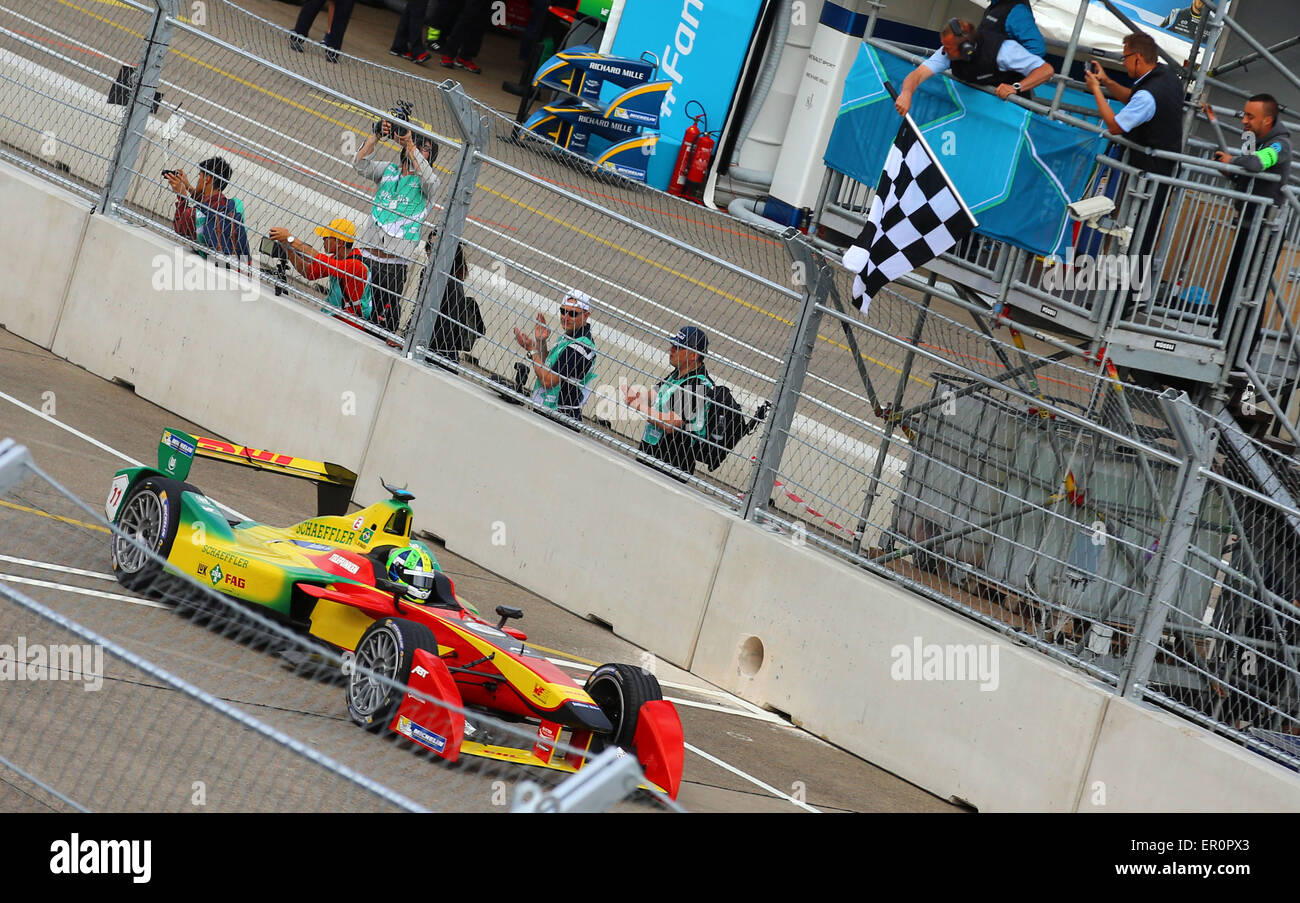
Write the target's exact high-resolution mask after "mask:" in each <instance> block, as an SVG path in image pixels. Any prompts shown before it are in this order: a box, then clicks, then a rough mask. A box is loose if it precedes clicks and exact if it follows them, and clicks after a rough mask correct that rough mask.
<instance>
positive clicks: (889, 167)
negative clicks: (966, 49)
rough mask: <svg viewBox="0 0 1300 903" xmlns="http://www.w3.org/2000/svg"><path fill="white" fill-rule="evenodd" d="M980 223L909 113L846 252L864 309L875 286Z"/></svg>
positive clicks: (858, 301)
mask: <svg viewBox="0 0 1300 903" xmlns="http://www.w3.org/2000/svg"><path fill="white" fill-rule="evenodd" d="M977 225H979V224H978V223H977V222H976V221H975V217H974V215H973V214H972V213H971V212H970V210H969V209H968V208H967V207H966V202H965V201H963V200H962V199H961V195H959V194H958V193H957V189H956V188H954V187H953V185H952V182H950V181H949V180H948V174H947V173H946V172H944V171H943V167H942V166H940V165H939V161H938V160H936V159H935V158H934V154H933V153H931V151H930V148H929V147H928V146H927V145H926V143H925V139H924V138H922V137H921V134H920V132H918V131H917V128H916V123H914V122H913V121H912V117H911V116H904V117H903V124H902V126H900V127H899V129H898V137H896V138H895V139H894V146H893V147H891V148H890V149H889V156H888V157H887V158H886V159H885V169H884V171H883V172H881V174H880V184H879V185H878V186H877V187H876V196H875V198H874V199H873V200H872V202H871V212H870V213H868V214H867V225H866V227H865V228H864V229H863V230H862V234H861V235H859V236H858V240H857V241H856V242H854V243H853V245H852V247H850V248H849V249H848V250H847V251H845V252H844V266H845V268H846V269H848V270H849V272H852V273H857V274H858V276H857V278H855V279H854V280H853V300H854V303H856V304H857V305H858V308H859V309H860V310H861V311H862V312H863V313H864V314H865V313H866V312H867V305H869V304H870V303H871V299H872V297H874V296H875V294H876V292H878V291H880V290H881V289H882V288H884V286H885V284H886V283H888V282H892V281H893V280H895V279H897V278H898V277H899V276H902V275H904V274H906V273H910V272H911V271H912V270H914V269H916V268H917V267H919V266H921V265H922V264H924V263H926V262H927V261H930V260H933V259H934V258H936V257H938V256H939V255H940V254H942V253H943V252H944V251H947V250H948V249H949V248H951V247H952V246H953V245H955V244H957V242H959V241H961V240H962V239H963V238H965V237H966V236H967V235H969V234H970V232H971V230H972V229H974V228H975V227H976V226H977Z"/></svg>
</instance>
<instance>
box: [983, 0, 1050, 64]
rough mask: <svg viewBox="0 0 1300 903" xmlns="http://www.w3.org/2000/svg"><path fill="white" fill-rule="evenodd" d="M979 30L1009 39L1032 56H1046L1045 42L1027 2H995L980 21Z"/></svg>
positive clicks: (1021, 0)
mask: <svg viewBox="0 0 1300 903" xmlns="http://www.w3.org/2000/svg"><path fill="white" fill-rule="evenodd" d="M979 27H980V30H982V31H985V32H994V33H996V34H999V35H1001V36H1003V37H1005V38H1010V39H1011V40H1013V41H1015V42H1016V43H1017V44H1019V45H1020V46H1021V47H1023V48H1025V49H1026V50H1028V51H1029V52H1030V53H1032V54H1033V55H1034V56H1046V54H1047V42H1046V41H1044V40H1043V33H1042V32H1041V31H1039V30H1038V23H1037V22H1036V21H1035V20H1034V10H1033V7H1031V6H1030V5H1029V0H997V2H995V3H991V4H989V8H988V9H987V10H985V11H984V18H983V19H980V24H979Z"/></svg>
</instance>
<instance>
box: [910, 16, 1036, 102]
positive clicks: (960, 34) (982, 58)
mask: <svg viewBox="0 0 1300 903" xmlns="http://www.w3.org/2000/svg"><path fill="white" fill-rule="evenodd" d="M939 41H940V43H942V44H943V46H942V47H940V48H939V49H938V50H936V51H935V52H934V53H933V54H932V55H931V56H930V58H929V59H927V60H925V62H923V63H921V65H919V66H917V67H916V68H915V69H913V70H912V71H911V72H910V73H909V74H908V76H907V78H905V79H903V88H902V90H901V91H899V92H898V97H897V99H896V100H895V101H894V109H896V110H898V115H900V116H903V115H905V114H906V113H907V111H908V110H910V109H911V108H912V95H913V94H914V93H915V92H916V89H917V88H918V87H920V86H921V83H922V82H924V81H925V80H926V79H928V78H929V77H930V76H932V75H938V74H939V73H941V72H947V71H949V70H951V71H952V74H953V76H954V77H955V78H958V79H960V80H961V81H964V82H966V83H967V84H970V85H979V86H981V87H986V88H993V89H994V93H995V94H997V96H998V97H1000V98H1002V99H1003V100H1006V99H1007V98H1008V97H1010V96H1011V95H1012V94H1032V93H1033V90H1034V88H1036V87H1037V86H1039V85H1041V84H1042V83H1043V82H1045V81H1047V80H1048V79H1049V78H1051V77H1052V73H1053V71H1055V70H1053V69H1052V65H1051V63H1048V62H1047V61H1046V60H1044V59H1043V58H1042V57H1041V56H1036V55H1035V54H1032V53H1030V52H1029V51H1028V50H1026V49H1025V48H1024V47H1022V46H1021V45H1020V44H1018V43H1017V42H1015V41H1013V40H1011V39H1010V38H1008V37H1006V36H1005V35H1003V34H1002V33H1001V31H1000V30H999V29H997V28H994V27H981V28H976V27H975V26H974V25H973V24H972V23H970V22H968V21H967V20H965V19H949V20H948V24H947V25H945V26H944V27H943V31H941V32H940V33H939Z"/></svg>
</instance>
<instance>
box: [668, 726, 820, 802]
mask: <svg viewBox="0 0 1300 903" xmlns="http://www.w3.org/2000/svg"><path fill="white" fill-rule="evenodd" d="M685 746H686V748H687V749H688V750H690V751H691V752H693V753H695V754H696V755H697V756H699V757H700V758H701V759H706V760H708V761H710V762H712V763H713V764H714V765H717V766H718V767H719V768H725V769H726V770H727V771H729V772H731V773H732V774H734V775H737V776H738V777H742V778H744V779H745V780H746V781H749V782H750V783H751V784H754V785H756V786H758V787H762V788H763V789H764V790H766V791H767V792H768V793H770V794H772V795H773V796H776V797H780V798H781V799H783V800H785V801H786V802H788V803H793V804H794V805H796V806H798V807H799V808H800V809H807V810H808V811H809V812H818V813H820V812H821V810H820V809H814V808H813V807H812V806H810V805H808V804H807V803H804V802H800V801H799V800H797V799H795V798H794V797H792V796H790V794H788V793H782V792H781V791H780V790H777V789H776V788H775V787H773V786H771V785H770V784H764V783H763V782H762V781H760V780H759V779H758V778H756V777H754V776H753V775H752V774H745V772H743V771H741V770H740V769H739V768H736V767H735V766H734V765H728V764H727V763H726V762H724V761H722V760H721V759H719V758H717V757H716V756H711V755H709V754H708V753H706V752H705V751H704V750H702V749H698V748H696V747H694V746H691V744H689V743H687V744H685Z"/></svg>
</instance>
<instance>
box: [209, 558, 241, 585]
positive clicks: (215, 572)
mask: <svg viewBox="0 0 1300 903" xmlns="http://www.w3.org/2000/svg"><path fill="white" fill-rule="evenodd" d="M208 579H209V580H211V581H212V585H213V586H217V585H218V584H220V583H221V582H222V581H223V580H224V581H225V582H226V583H229V584H230V585H231V586H233V587H235V588H236V589H243V588H244V586H245V581H244V578H243V577H236V576H235V575H234V574H227V573H226V572H225V571H223V570H222V569H221V565H219V564H218V565H216V566H215V567H213V568H212V572H211V573H209V574H208Z"/></svg>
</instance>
